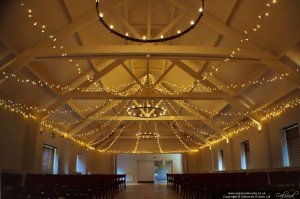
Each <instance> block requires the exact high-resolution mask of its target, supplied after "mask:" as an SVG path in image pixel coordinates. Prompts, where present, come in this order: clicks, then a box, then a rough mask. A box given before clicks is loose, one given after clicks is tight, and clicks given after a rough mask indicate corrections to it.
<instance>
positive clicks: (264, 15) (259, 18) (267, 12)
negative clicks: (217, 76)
mask: <svg viewBox="0 0 300 199" xmlns="http://www.w3.org/2000/svg"><path fill="white" fill-rule="evenodd" d="M275 3H277V1H274V0H270V1H268V2H267V3H266V4H265V10H263V11H262V12H261V13H260V14H258V16H257V22H256V24H255V25H254V26H253V27H250V28H249V29H248V30H245V31H244V35H243V38H242V39H241V40H240V42H239V43H238V44H237V46H236V47H235V49H234V50H232V51H231V53H230V54H229V55H228V56H227V57H225V59H224V60H223V61H221V62H220V64H218V65H217V66H212V70H213V71H212V72H210V73H207V72H206V73H204V78H203V79H206V77H207V76H209V75H210V76H214V73H216V72H218V71H219V68H220V67H221V66H222V65H223V64H224V63H226V62H229V61H231V60H232V59H233V58H234V57H235V56H236V55H237V54H238V53H239V52H240V51H241V49H242V48H241V47H242V45H243V44H244V43H245V42H248V41H249V40H250V35H252V34H254V33H256V32H257V31H258V30H260V29H261V28H262V26H263V23H262V21H263V19H265V18H267V17H269V16H270V8H271V7H272V4H275Z"/></svg>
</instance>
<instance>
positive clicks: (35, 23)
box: [20, 2, 81, 74]
mask: <svg viewBox="0 0 300 199" xmlns="http://www.w3.org/2000/svg"><path fill="white" fill-rule="evenodd" d="M20 5H21V8H23V9H24V10H25V13H26V15H27V16H28V19H29V20H31V22H32V23H33V26H34V27H36V28H39V29H40V32H41V33H42V34H45V35H47V37H48V38H49V39H50V41H51V42H52V48H53V49H59V51H60V53H61V56H62V57H66V58H68V61H69V63H71V64H72V65H73V66H74V67H75V68H77V72H78V73H79V74H80V73H81V67H80V65H79V64H78V63H76V62H75V61H73V60H72V59H71V58H69V57H68V55H67V53H66V52H65V51H64V46H63V45H62V44H61V42H59V41H58V39H57V38H56V37H55V35H53V34H49V33H48V31H47V29H46V25H44V24H43V23H41V22H40V21H39V20H38V19H37V18H36V17H35V16H34V15H33V11H32V9H30V8H28V7H27V6H26V5H25V3H24V2H22V3H21V4H20Z"/></svg>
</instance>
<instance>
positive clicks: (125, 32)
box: [96, 0, 204, 43]
mask: <svg viewBox="0 0 300 199" xmlns="http://www.w3.org/2000/svg"><path fill="white" fill-rule="evenodd" d="M106 1H108V0H106ZM138 1H140V0H138ZM184 1H186V0H184ZM184 1H183V3H185V2H184ZM197 1H199V4H200V5H201V6H200V7H199V8H198V10H197V14H194V16H191V19H190V20H189V21H188V20H186V21H185V22H183V24H184V25H183V26H182V27H181V28H182V29H181V28H177V27H176V26H175V25H174V27H173V29H174V30H169V31H161V34H159V35H156V36H155V37H153V38H150V37H151V36H149V35H150V34H147V35H148V36H146V35H140V34H138V33H137V31H136V30H135V29H134V28H133V26H132V25H131V24H130V23H129V22H128V21H126V22H124V19H123V18H122V19H120V20H119V21H120V22H119V24H123V26H124V28H119V29H118V27H117V25H116V24H115V25H114V24H113V22H112V21H115V22H116V20H111V21H109V20H108V19H107V18H106V16H105V15H104V11H103V4H105V3H104V2H105V0H101V1H100V0H96V11H97V15H98V18H99V21H100V22H101V23H102V25H103V26H104V27H105V28H106V29H107V30H109V31H110V32H111V33H113V34H115V35H117V36H118V37H121V38H123V39H126V40H130V41H135V42H142V43H155V42H164V41H168V40H173V39H176V38H179V37H181V36H183V35H185V34H186V33H188V32H189V31H190V30H192V29H193V28H194V27H195V26H196V25H197V24H198V22H199V21H200V19H201V18H202V16H203V10H204V0H197ZM160 3H161V2H160ZM195 6H196V5H195ZM186 12H187V13H188V14H191V12H192V11H190V10H188V11H186ZM158 14H159V13H158ZM148 20H149V19H148ZM174 21H175V22H177V21H176V20H174ZM178 21H179V20H178ZM148 26H149V24H148ZM175 28H176V29H175ZM166 29H167V30H168V29H172V28H166ZM167 32H170V34H169V35H166V33H167ZM164 34H165V35H164Z"/></svg>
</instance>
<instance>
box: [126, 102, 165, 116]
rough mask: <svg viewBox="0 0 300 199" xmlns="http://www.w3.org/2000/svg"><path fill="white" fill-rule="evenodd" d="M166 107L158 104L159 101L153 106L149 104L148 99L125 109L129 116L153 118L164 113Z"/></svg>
mask: <svg viewBox="0 0 300 199" xmlns="http://www.w3.org/2000/svg"><path fill="white" fill-rule="evenodd" d="M166 111H167V110H166V109H165V108H164V107H162V106H160V103H158V104H156V105H155V106H153V105H151V104H150V103H149V101H148V100H146V101H145V102H143V103H142V104H138V103H136V105H134V106H131V107H129V108H128V109H127V113H128V115H130V116H134V117H140V118H154V117H160V116H164V115H166Z"/></svg>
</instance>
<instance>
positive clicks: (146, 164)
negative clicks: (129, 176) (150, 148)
mask: <svg viewBox="0 0 300 199" xmlns="http://www.w3.org/2000/svg"><path fill="white" fill-rule="evenodd" d="M137 164H138V165H137V168H138V176H137V181H138V182H154V161H151V160H138V162H137Z"/></svg>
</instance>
